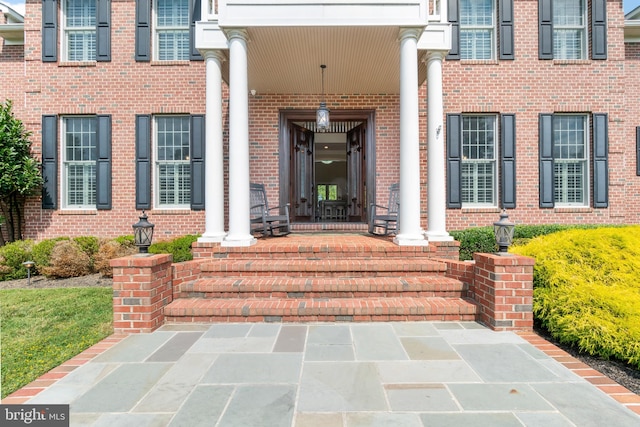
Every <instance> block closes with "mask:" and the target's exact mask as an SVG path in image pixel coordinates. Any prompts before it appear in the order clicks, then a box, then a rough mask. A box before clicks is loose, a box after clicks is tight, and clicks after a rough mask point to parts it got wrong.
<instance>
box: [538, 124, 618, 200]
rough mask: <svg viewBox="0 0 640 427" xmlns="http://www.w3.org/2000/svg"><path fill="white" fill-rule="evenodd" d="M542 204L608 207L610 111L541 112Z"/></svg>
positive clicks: (540, 185) (540, 186)
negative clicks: (592, 112)
mask: <svg viewBox="0 0 640 427" xmlns="http://www.w3.org/2000/svg"><path fill="white" fill-rule="evenodd" d="M539 132H540V134H539V138H540V147H539V149H540V184H539V188H540V207H541V208H552V207H569V208H573V207H590V206H592V207H595V208H606V207H608V206H609V166H608V156H609V136H608V116H607V114H590V115H589V114H540V129H539Z"/></svg>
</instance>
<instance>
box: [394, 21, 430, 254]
mask: <svg viewBox="0 0 640 427" xmlns="http://www.w3.org/2000/svg"><path fill="white" fill-rule="evenodd" d="M421 33H422V30H420V29H415V28H411V29H403V30H400V211H399V227H400V229H399V230H398V234H397V235H396V237H395V238H394V240H393V241H394V242H395V243H396V244H398V245H401V246H424V245H427V244H428V241H427V240H425V236H424V231H423V230H422V229H421V228H420V140H419V138H420V122H419V106H418V37H419V36H420V34H421Z"/></svg>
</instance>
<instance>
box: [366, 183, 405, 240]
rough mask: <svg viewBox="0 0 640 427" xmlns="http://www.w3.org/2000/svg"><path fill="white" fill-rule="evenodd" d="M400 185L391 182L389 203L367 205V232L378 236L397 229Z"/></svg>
mask: <svg viewBox="0 0 640 427" xmlns="http://www.w3.org/2000/svg"><path fill="white" fill-rule="evenodd" d="M399 193H400V185H399V184H398V183H395V184H391V187H390V188H389V204H388V205H387V206H381V205H376V204H375V203H371V204H370V205H369V233H371V234H376V235H378V236H387V235H389V234H393V233H395V232H396V231H397V229H398V211H399V210H400V195H399Z"/></svg>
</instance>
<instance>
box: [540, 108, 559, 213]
mask: <svg viewBox="0 0 640 427" xmlns="http://www.w3.org/2000/svg"><path fill="white" fill-rule="evenodd" d="M539 128H540V129H539V133H540V134H539V136H538V137H539V140H540V142H539V143H540V170H539V172H538V173H539V174H540V190H539V191H540V207H541V208H552V207H553V206H554V205H555V197H554V195H553V185H554V184H553V179H554V175H555V172H554V170H553V114H540V125H539Z"/></svg>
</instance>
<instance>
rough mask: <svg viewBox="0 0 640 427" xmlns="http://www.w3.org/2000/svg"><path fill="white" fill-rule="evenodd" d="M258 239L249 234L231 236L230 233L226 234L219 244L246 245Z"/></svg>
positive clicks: (229, 245)
mask: <svg viewBox="0 0 640 427" xmlns="http://www.w3.org/2000/svg"><path fill="white" fill-rule="evenodd" d="M257 241H258V240H257V239H256V238H255V237H253V236H252V235H251V234H247V235H244V236H243V235H238V236H232V235H227V237H225V238H224V239H223V240H222V242H221V243H220V246H223V247H246V246H253V245H255V244H256V242H257Z"/></svg>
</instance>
